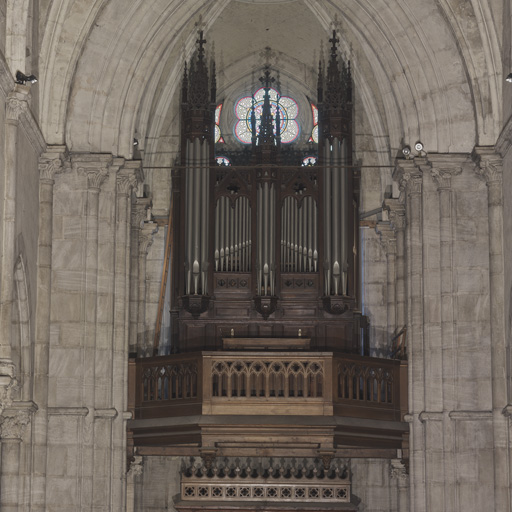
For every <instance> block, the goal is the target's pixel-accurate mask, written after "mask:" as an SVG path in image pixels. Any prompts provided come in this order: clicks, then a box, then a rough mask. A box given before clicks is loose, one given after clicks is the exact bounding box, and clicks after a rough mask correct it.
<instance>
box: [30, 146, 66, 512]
mask: <svg viewBox="0 0 512 512" xmlns="http://www.w3.org/2000/svg"><path fill="white" fill-rule="evenodd" d="M66 158H67V155H66V148H65V146H49V147H48V148H47V150H46V152H45V153H43V154H42V155H41V157H40V159H39V240H38V259H37V303H36V325H35V346H34V400H35V402H36V403H37V405H38V411H37V414H36V415H35V417H34V425H33V440H32V443H33V464H34V466H33V479H32V501H31V505H32V510H40V511H42V510H46V500H45V496H46V478H45V477H46V457H47V434H48V373H49V356H50V309H51V273H52V234H53V186H54V183H55V181H54V179H55V176H56V174H58V173H60V172H63V171H64V170H65V168H66V167H65V166H64V163H65V162H66Z"/></svg>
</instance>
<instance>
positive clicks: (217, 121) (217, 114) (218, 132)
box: [215, 103, 224, 143]
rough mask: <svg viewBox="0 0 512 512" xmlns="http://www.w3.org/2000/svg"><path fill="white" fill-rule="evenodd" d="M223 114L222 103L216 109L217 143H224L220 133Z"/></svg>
mask: <svg viewBox="0 0 512 512" xmlns="http://www.w3.org/2000/svg"><path fill="white" fill-rule="evenodd" d="M221 112H222V103H221V104H220V105H218V106H217V108H216V109H215V143H217V142H224V139H223V138H222V133H221V131H220V113H221Z"/></svg>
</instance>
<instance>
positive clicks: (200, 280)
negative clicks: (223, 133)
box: [185, 138, 220, 295]
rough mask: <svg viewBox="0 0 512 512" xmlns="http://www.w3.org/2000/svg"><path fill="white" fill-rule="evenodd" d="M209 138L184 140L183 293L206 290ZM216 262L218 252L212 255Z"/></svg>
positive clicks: (204, 291) (195, 292)
mask: <svg viewBox="0 0 512 512" xmlns="http://www.w3.org/2000/svg"><path fill="white" fill-rule="evenodd" d="M208 156H209V146H208V142H206V141H203V142H202V141H201V140H200V139H197V138H196V139H194V140H193V141H190V140H187V143H186V148H185V158H186V166H185V169H186V178H185V183H186V198H187V206H186V210H185V251H186V252H185V272H186V279H185V294H186V295H190V294H194V295H198V294H200V293H201V294H207V293H208V288H207V287H208V279H207V276H208V205H209V198H208V189H209V174H210V170H209V158H208ZM215 258H216V264H217V265H218V263H217V262H218V260H219V258H220V254H216V255H215Z"/></svg>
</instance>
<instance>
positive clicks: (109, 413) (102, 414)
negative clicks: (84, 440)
mask: <svg viewBox="0 0 512 512" xmlns="http://www.w3.org/2000/svg"><path fill="white" fill-rule="evenodd" d="M117 416H118V412H117V409H114V408H113V407H111V408H108V409H94V418H99V419H106V420H114V419H116V418H117Z"/></svg>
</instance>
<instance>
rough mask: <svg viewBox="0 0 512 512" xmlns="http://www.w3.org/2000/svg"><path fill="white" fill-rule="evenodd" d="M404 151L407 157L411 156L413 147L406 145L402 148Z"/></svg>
mask: <svg viewBox="0 0 512 512" xmlns="http://www.w3.org/2000/svg"><path fill="white" fill-rule="evenodd" d="M402 153H403V155H404V156H405V158H409V156H411V147H410V146H404V147H403V148H402Z"/></svg>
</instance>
